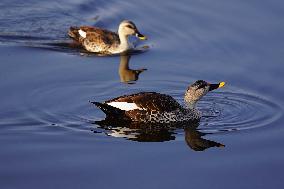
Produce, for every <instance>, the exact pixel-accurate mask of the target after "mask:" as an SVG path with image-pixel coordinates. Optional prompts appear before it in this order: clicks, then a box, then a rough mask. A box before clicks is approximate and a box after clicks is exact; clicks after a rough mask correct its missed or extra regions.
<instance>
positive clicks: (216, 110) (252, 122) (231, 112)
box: [198, 92, 282, 132]
mask: <svg viewBox="0 0 284 189" xmlns="http://www.w3.org/2000/svg"><path fill="white" fill-rule="evenodd" d="M198 106H199V109H200V110H201V111H202V113H203V118H202V120H201V122H200V126H199V128H200V130H203V131H206V132H223V131H236V130H245V129H253V128H257V127H264V126H267V125H270V124H271V123H273V122H275V121H276V120H278V119H279V118H280V117H281V116H282V111H281V108H280V107H279V106H278V105H277V104H274V103H273V102H270V101H268V100H265V99H263V98H260V97H256V96H253V95H250V94H243V93H232V92H222V93H211V94H208V95H207V96H205V97H204V100H202V101H201V102H200V103H199V105H198Z"/></svg>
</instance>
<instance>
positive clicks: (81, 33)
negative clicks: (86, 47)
mask: <svg viewBox="0 0 284 189" xmlns="http://www.w3.org/2000/svg"><path fill="white" fill-rule="evenodd" d="M78 32H79V34H80V35H81V37H83V38H86V36H87V33H86V32H84V31H83V30H81V29H79V30H78Z"/></svg>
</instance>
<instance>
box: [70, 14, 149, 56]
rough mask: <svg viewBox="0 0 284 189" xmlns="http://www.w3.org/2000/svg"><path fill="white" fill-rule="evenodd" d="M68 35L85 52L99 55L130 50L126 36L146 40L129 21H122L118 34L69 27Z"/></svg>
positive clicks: (103, 30)
mask: <svg viewBox="0 0 284 189" xmlns="http://www.w3.org/2000/svg"><path fill="white" fill-rule="evenodd" d="M68 35H69V37H70V38H72V39H73V40H74V41H75V42H76V43H79V44H80V45H81V46H82V47H83V48H84V49H85V50H87V51H89V52H93V53H101V54H119V53H122V52H126V51H128V50H130V49H131V48H132V45H131V44H130V43H129V41H128V36H130V35H134V36H136V37H137V38H139V39H140V40H146V39H147V37H146V36H144V35H142V34H141V33H140V32H139V31H138V29H137V27H136V25H135V24H134V23H133V22H132V21H129V20H123V21H122V22H121V23H120V24H119V27H118V32H117V33H116V32H112V31H109V30H106V29H103V28H98V27H93V26H80V27H76V26H75V27H73V26H72V27H70V29H69V31H68Z"/></svg>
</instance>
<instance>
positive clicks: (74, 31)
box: [68, 26, 80, 41]
mask: <svg viewBox="0 0 284 189" xmlns="http://www.w3.org/2000/svg"><path fill="white" fill-rule="evenodd" d="M79 29H80V28H78V27H73V26H71V27H70V28H69V31H68V35H69V37H71V38H72V39H74V40H75V41H79V39H80V34H79Z"/></svg>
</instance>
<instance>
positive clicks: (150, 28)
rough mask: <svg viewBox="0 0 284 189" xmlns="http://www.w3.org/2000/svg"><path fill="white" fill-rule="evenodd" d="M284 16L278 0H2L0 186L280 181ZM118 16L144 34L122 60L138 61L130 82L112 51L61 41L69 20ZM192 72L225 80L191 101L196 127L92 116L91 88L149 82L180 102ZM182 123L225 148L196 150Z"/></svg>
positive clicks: (109, 20)
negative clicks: (144, 128) (105, 122)
mask: <svg viewBox="0 0 284 189" xmlns="http://www.w3.org/2000/svg"><path fill="white" fill-rule="evenodd" d="M283 18H284V3H283V2H282V1H280V0H271V1H264V0H258V1H256V0H251V1H247V0H238V1H236V0H235V1H234V0H232V1H225V0H216V1H208V0H207V1H205V0H202V1H192V0H179V1H170V0H168V1H165V0H157V1H137V0H126V1H112V0H109V1H103V0H79V1H76V0H70V1H67V0H63V1H56V0H53V1H36V0H27V1H20V0H1V2H0V104H1V106H0V188H3V189H4V188H5V189H10V188H11V189H12V188H100V189H103V188H236V189H239V188H248V189H251V188H281V187H283V185H284V183H283V168H284V161H283V159H284V152H283V145H284V129H283V121H284V117H283V104H284V100H283V95H284V88H283V81H284V74H283V68H284V66H283V60H284V43H283V40H284V25H283ZM123 19H130V20H133V21H134V22H135V23H136V25H137V26H138V28H139V29H140V31H141V32H142V33H143V34H145V35H147V36H148V38H149V40H148V41H146V42H143V43H139V46H143V45H147V46H149V47H150V48H149V50H148V51H147V52H145V53H141V54H136V55H133V56H132V57H131V59H130V62H129V66H130V68H131V69H140V68H146V69H147V70H146V71H144V72H143V73H141V74H140V76H139V80H137V81H132V82H131V83H134V84H127V83H124V82H121V75H119V73H120V72H119V65H120V61H121V59H120V57H119V56H114V57H97V56H86V55H85V54H82V53H81V52H80V51H79V50H78V49H72V48H69V47H68V46H66V43H67V42H69V40H68V38H67V36H66V31H67V30H68V28H69V26H71V25H96V26H100V27H105V28H108V29H112V30H116V28H117V26H118V24H119V22H120V21H121V20H123ZM132 40H134V39H132ZM197 79H204V80H206V81H209V82H218V81H226V82H227V86H226V87H225V88H223V89H220V90H218V91H216V92H213V93H210V94H208V95H207V96H206V97H205V98H203V99H202V101H201V102H200V103H199V105H198V107H199V109H201V110H202V112H203V113H204V115H205V117H204V118H203V119H202V120H201V122H200V125H199V127H198V128H199V130H198V131H197V130H194V131H193V132H192V131H184V130H183V129H177V130H170V131H165V132H160V133H159V132H158V134H157V133H156V134H157V135H159V134H160V135H159V136H158V139H161V136H164V138H163V137H162V139H161V141H163V140H164V142H137V141H135V139H137V138H139V136H141V135H142V134H143V133H142V134H141V131H139V130H138V131H137V132H136V131H135V130H134V131H131V132H130V131H128V130H127V129H125V128H120V127H118V128H114V129H113V128H102V127H100V126H99V125H97V124H95V123H94V121H97V120H101V119H103V118H104V114H103V113H102V112H100V110H98V109H97V108H95V107H93V106H92V105H91V104H90V103H89V100H96V101H103V100H106V99H109V98H113V97H116V96H119V95H123V94H129V93H134V92H138V91H157V92H162V93H167V94H170V95H172V96H174V97H175V98H176V99H177V100H178V101H180V102H182V99H183V94H184V91H185V89H186V87H187V85H188V84H189V83H192V82H193V81H195V80H197ZM188 132H189V134H190V136H191V134H192V133H193V134H192V135H194V136H195V135H198V136H199V135H200V133H206V136H202V138H204V139H207V140H211V141H216V142H219V143H222V144H224V145H225V148H208V149H207V150H204V151H201V152H200V151H199V152H198V151H195V150H194V148H190V145H189V146H188V145H187V144H186V142H185V139H186V138H187V133H188ZM146 134H147V133H146ZM148 134H149V133H148ZM154 134H155V133H154ZM157 135H155V136H154V135H149V136H148V138H147V137H146V139H149V140H150V139H155V137H157ZM202 135H203V134H202ZM159 137H160V138H159ZM144 139H145V138H144ZM191 147H192V146H191Z"/></svg>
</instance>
